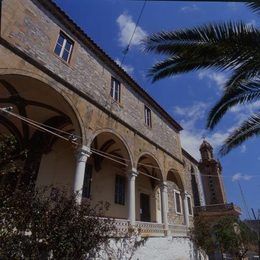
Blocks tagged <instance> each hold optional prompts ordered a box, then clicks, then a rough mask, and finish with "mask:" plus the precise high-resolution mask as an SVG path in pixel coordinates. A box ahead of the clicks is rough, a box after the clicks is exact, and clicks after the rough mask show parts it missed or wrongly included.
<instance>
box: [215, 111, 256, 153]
mask: <svg viewBox="0 0 260 260" xmlns="http://www.w3.org/2000/svg"><path fill="white" fill-rule="evenodd" d="M259 134H260V113H259V112H258V113H256V114H254V115H252V116H251V117H250V118H249V119H248V120H246V121H244V122H243V123H242V124H241V126H240V127H238V128H237V129H236V130H234V131H233V132H232V133H231V134H230V135H229V137H228V138H227V139H226V140H225V142H224V145H223V146H222V147H221V149H220V154H221V155H225V154H227V153H228V152H230V151H231V150H232V149H234V148H235V147H237V146H239V145H240V144H241V143H243V142H244V141H246V140H247V139H248V138H250V137H252V136H258V135H259Z"/></svg>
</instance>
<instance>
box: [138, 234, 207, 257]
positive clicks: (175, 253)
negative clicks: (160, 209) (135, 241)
mask: <svg viewBox="0 0 260 260" xmlns="http://www.w3.org/2000/svg"><path fill="white" fill-rule="evenodd" d="M133 259H134V260H150V259H152V260H207V259H208V258H207V257H206V256H204V255H203V254H201V253H199V252H197V250H196V249H194V246H193V244H192V242H191V241H190V240H189V239H188V238H184V237H160V238H149V239H148V240H147V242H146V243H145V245H144V246H142V247H140V248H139V249H138V250H137V251H136V253H135V255H134V257H133Z"/></svg>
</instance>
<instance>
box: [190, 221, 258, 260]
mask: <svg viewBox="0 0 260 260" xmlns="http://www.w3.org/2000/svg"><path fill="white" fill-rule="evenodd" d="M210 223H211V224H210ZM191 239H192V240H193V241H194V243H195V245H196V246H197V247H198V248H200V249H202V250H204V251H205V252H206V253H207V254H212V253H214V252H215V251H216V250H219V251H221V252H222V253H227V254H230V255H231V256H232V257H235V258H236V259H242V258H243V257H245V256H246V253H247V252H248V250H249V249H252V248H253V247H254V245H255V244H256V241H257V236H256V234H255V233H254V232H252V231H251V230H250V229H249V228H248V227H247V226H246V225H245V224H244V223H243V222H242V221H240V220H238V219H237V218H234V217H221V218H219V219H218V220H216V221H215V222H214V223H212V222H209V221H208V220H207V219H205V218H203V217H196V218H195V221H194V228H193V229H191Z"/></svg>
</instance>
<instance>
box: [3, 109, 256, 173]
mask: <svg viewBox="0 0 260 260" xmlns="http://www.w3.org/2000/svg"><path fill="white" fill-rule="evenodd" d="M0 111H2V112H4V113H8V114H10V115H12V116H14V117H15V118H17V119H19V120H22V121H24V122H26V123H27V124H29V125H31V126H32V127H33V128H36V129H39V130H40V131H43V132H44V131H46V132H48V133H49V134H53V135H55V136H57V137H59V138H61V139H63V140H65V141H68V142H70V143H72V144H74V145H77V146H78V145H80V144H79V143H78V142H76V141H73V140H71V139H70V138H69V137H64V136H62V135H59V134H58V133H57V132H60V133H62V134H68V135H69V136H71V135H73V136H74V137H76V138H81V137H79V136H78V135H74V134H71V133H68V132H66V131H63V130H61V129H57V128H54V127H51V126H48V125H46V124H43V123H40V122H37V121H35V120H32V119H29V118H26V117H23V116H21V115H18V114H16V113H13V112H11V111H8V110H6V109H4V108H0ZM48 128H49V129H48ZM50 129H52V130H54V131H55V132H53V131H51V130H50ZM81 139H82V138H81ZM90 149H91V152H92V153H94V154H97V155H99V156H103V157H104V158H107V159H110V160H112V161H115V162H117V163H119V164H122V165H124V166H127V167H128V166H130V165H129V164H127V163H124V162H122V161H128V162H131V160H130V159H127V158H122V157H119V156H116V155H113V154H110V153H106V152H104V151H102V150H98V149H95V148H90ZM117 159H118V160H117ZM120 160H121V161H120ZM138 166H144V167H149V168H152V169H156V170H160V168H159V167H157V166H154V165H150V164H144V163H138ZM200 175H201V176H202V177H213V178H214V177H215V178H219V176H215V175H209V174H200ZM149 176H150V175H149ZM251 176H252V177H260V176H259V175H251ZM221 177H224V178H232V177H233V176H221Z"/></svg>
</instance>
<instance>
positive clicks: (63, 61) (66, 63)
mask: <svg viewBox="0 0 260 260" xmlns="http://www.w3.org/2000/svg"><path fill="white" fill-rule="evenodd" d="M53 54H54V57H56V58H57V59H59V60H60V61H61V62H62V63H63V64H65V65H66V66H68V67H69V68H71V65H70V59H69V61H65V60H64V59H62V58H61V57H60V56H59V55H58V54H56V53H55V52H53Z"/></svg>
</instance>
